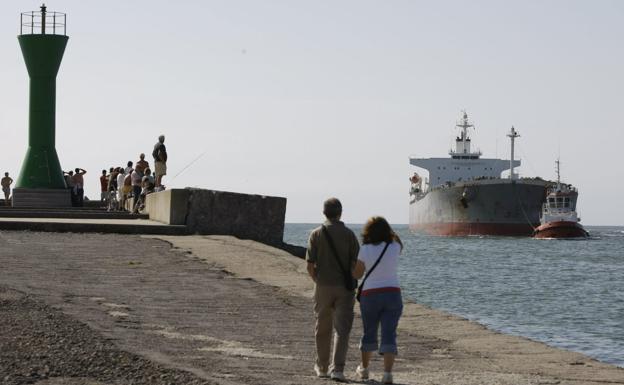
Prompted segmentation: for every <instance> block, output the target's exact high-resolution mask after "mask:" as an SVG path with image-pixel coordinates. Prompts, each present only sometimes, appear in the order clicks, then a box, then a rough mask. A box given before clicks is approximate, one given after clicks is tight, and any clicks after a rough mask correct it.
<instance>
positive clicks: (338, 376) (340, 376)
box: [331, 372, 347, 382]
mask: <svg viewBox="0 0 624 385" xmlns="http://www.w3.org/2000/svg"><path fill="white" fill-rule="evenodd" d="M331 379H332V380H334V381H339V382H347V379H346V378H345V376H344V374H343V373H342V372H332V373H331Z"/></svg>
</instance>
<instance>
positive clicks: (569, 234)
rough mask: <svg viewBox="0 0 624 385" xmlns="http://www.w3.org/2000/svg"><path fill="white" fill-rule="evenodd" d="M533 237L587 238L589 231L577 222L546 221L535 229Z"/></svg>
mask: <svg viewBox="0 0 624 385" xmlns="http://www.w3.org/2000/svg"><path fill="white" fill-rule="evenodd" d="M533 236H534V237H535V238H587V237H588V236H589V233H588V232H587V230H585V229H584V228H583V226H581V225H580V224H579V223H578V222H570V221H557V222H548V223H544V224H543V225H540V226H539V227H538V228H537V229H535V233H534V234H533Z"/></svg>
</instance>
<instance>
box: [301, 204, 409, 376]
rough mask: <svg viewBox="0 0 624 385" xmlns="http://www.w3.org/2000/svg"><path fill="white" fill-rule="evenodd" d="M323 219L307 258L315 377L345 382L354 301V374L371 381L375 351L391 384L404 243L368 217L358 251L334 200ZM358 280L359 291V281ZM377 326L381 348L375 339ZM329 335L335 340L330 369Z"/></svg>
mask: <svg viewBox="0 0 624 385" xmlns="http://www.w3.org/2000/svg"><path fill="white" fill-rule="evenodd" d="M323 214H324V215H325V217H326V221H325V223H323V225H322V226H320V227H318V228H316V229H315V230H314V231H312V233H311V234H310V237H309V240H308V250H307V254H306V261H307V270H308V274H309V275H310V277H311V278H312V280H313V281H314V283H315V289H314V313H315V315H316V326H315V339H316V363H315V365H314V370H315V373H316V375H317V376H318V377H331V378H332V379H333V380H336V381H346V378H345V375H344V367H345V362H346V356H347V349H348V345H349V335H350V333H351V327H352V325H353V315H354V313H353V306H354V305H355V300H356V298H357V299H358V301H360V312H361V315H362V323H363V329H364V333H363V336H362V337H361V339H360V351H361V362H360V364H359V365H358V367H357V369H356V375H357V376H358V377H359V379H361V380H366V379H368V378H369V364H370V361H371V357H372V353H373V352H374V351H379V354H381V355H383V357H384V359H383V360H384V373H383V376H382V378H381V382H382V383H383V384H392V383H393V378H392V367H393V365H394V359H395V356H396V355H397V342H396V329H397V326H398V323H399V318H400V317H401V314H402V311H403V302H402V298H401V289H400V286H399V279H398V260H399V256H400V254H401V251H402V249H403V244H402V243H401V240H400V238H399V237H398V235H397V234H396V233H395V232H394V231H393V230H392V228H391V227H390V225H389V224H388V222H387V221H386V220H385V219H384V218H383V217H372V218H370V219H369V220H368V221H367V222H366V224H365V225H364V228H363V231H362V246H361V247H360V244H359V242H358V240H357V237H356V236H355V234H354V233H353V231H351V230H350V229H349V228H347V227H346V226H345V224H344V223H343V222H341V221H340V218H341V216H342V204H341V203H340V201H339V200H338V199H336V198H330V199H328V200H326V201H325V203H324V205H323ZM362 277H363V280H362V283H361V284H360V286H359V287H358V285H357V283H358V281H357V280H358V279H360V278H362ZM356 289H357V296H356ZM380 326H381V344H379V342H378V336H377V334H378V330H379V327H380ZM332 334H335V337H334V346H333V354H331V361H332V362H331V366H330V352H331V340H332Z"/></svg>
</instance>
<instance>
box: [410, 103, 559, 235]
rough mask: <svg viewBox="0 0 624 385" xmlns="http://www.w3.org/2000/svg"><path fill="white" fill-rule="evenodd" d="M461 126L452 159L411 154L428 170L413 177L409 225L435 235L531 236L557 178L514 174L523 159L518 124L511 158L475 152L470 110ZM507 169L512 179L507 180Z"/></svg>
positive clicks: (511, 135)
mask: <svg viewBox="0 0 624 385" xmlns="http://www.w3.org/2000/svg"><path fill="white" fill-rule="evenodd" d="M457 127H458V128H460V130H461V131H460V134H459V136H458V137H457V139H456V140H455V149H454V150H451V151H450V152H449V155H450V157H449V158H410V164H412V165H414V166H417V167H420V168H422V169H424V170H426V171H427V172H428V174H429V176H428V178H421V177H420V176H419V175H418V174H416V173H415V174H414V176H412V178H411V182H412V186H411V190H410V229H412V230H414V231H418V232H423V233H427V234H433V235H459V236H465V235H521V236H530V235H532V234H533V229H534V228H535V227H537V226H539V224H540V212H541V208H542V203H543V202H544V200H545V198H546V192H547V189H548V188H549V187H550V186H552V185H553V182H549V181H545V180H543V179H541V178H539V177H536V178H519V177H518V175H517V174H515V173H514V168H515V167H518V166H520V160H515V159H514V140H515V139H516V138H517V137H518V136H519V135H518V133H517V132H516V131H515V129H514V128H513V127H512V128H511V132H510V133H509V135H508V136H509V137H510V139H511V159H510V160H504V159H485V158H481V155H482V154H481V152H480V151H472V150H471V148H470V147H471V146H470V145H471V141H470V138H469V136H468V129H469V128H474V126H473V125H472V124H471V123H470V122H469V120H468V115H467V114H466V112H464V113H463V116H462V118H461V119H460V121H459V122H458V123H457ZM507 170H509V177H505V178H503V176H502V173H503V172H504V171H507Z"/></svg>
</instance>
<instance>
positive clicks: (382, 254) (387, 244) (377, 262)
mask: <svg viewBox="0 0 624 385" xmlns="http://www.w3.org/2000/svg"><path fill="white" fill-rule="evenodd" d="M388 246H390V242H386V247H384V249H383V251H382V252H381V254H380V255H379V258H377V261H375V264H374V265H373V267H371V269H370V270H369V271H368V272H366V275H365V276H364V279H363V280H362V283H361V284H360V290H361V289H362V288H363V287H364V282H366V279H367V278H368V276H369V275H371V273H372V272H373V270H375V268H376V267H377V265H379V261H381V257H383V256H384V254H385V253H386V250H388Z"/></svg>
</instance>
